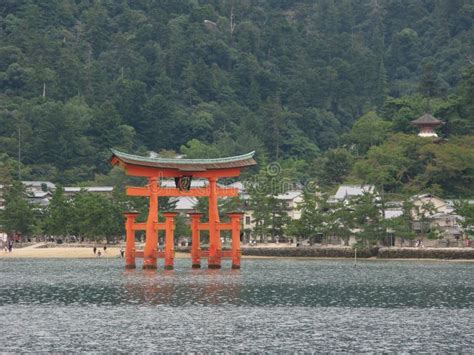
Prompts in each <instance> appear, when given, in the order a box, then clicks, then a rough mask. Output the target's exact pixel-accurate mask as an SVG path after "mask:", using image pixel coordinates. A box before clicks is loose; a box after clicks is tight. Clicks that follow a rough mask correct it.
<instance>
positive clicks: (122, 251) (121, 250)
mask: <svg viewBox="0 0 474 355" xmlns="http://www.w3.org/2000/svg"><path fill="white" fill-rule="evenodd" d="M124 254H125V250H123V248H120V257H121V258H122V259H123V256H124Z"/></svg>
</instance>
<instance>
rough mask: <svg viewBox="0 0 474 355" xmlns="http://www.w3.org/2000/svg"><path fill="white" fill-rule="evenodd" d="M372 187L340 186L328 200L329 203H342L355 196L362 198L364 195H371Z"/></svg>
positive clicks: (373, 190) (373, 187) (373, 188)
mask: <svg viewBox="0 0 474 355" xmlns="http://www.w3.org/2000/svg"><path fill="white" fill-rule="evenodd" d="M374 192H375V186H374V185H341V186H339V188H338V189H337V191H336V194H335V195H334V196H331V197H330V198H329V199H328V202H329V203H337V202H344V201H347V200H350V199H351V198H353V197H356V196H362V195H364V194H366V193H370V194H373V193H374Z"/></svg>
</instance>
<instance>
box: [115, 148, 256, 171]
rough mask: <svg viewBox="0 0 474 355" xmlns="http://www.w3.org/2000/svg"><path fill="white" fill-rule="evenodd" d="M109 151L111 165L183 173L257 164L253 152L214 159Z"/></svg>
mask: <svg viewBox="0 0 474 355" xmlns="http://www.w3.org/2000/svg"><path fill="white" fill-rule="evenodd" d="M111 151H112V157H111V163H112V165H117V164H125V165H127V164H128V165H135V166H143V167H149V168H157V169H174V170H179V171H183V172H191V171H196V172H197V171H207V170H218V169H234V168H245V167H249V166H253V165H256V164H257V162H256V161H255V160H254V159H253V156H254V154H255V151H253V152H250V153H247V154H243V155H237V156H233V157H226V158H214V159H180V158H178V159H176V158H174V159H173V158H151V157H144V156H141V155H134V154H128V153H124V152H120V151H118V150H115V149H111Z"/></svg>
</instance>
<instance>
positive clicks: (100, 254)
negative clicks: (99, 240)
mask: <svg viewBox="0 0 474 355" xmlns="http://www.w3.org/2000/svg"><path fill="white" fill-rule="evenodd" d="M97 256H98V257H99V258H100V257H101V256H102V253H101V252H100V250H99V251H97Z"/></svg>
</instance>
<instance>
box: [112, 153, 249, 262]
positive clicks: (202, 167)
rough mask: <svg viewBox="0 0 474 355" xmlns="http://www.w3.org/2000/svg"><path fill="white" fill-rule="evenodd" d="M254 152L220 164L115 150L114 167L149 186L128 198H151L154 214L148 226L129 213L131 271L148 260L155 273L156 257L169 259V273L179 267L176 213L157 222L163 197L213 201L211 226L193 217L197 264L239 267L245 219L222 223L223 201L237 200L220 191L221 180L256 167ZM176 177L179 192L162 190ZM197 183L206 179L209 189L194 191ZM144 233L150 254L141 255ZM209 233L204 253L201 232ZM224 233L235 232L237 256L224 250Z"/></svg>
mask: <svg viewBox="0 0 474 355" xmlns="http://www.w3.org/2000/svg"><path fill="white" fill-rule="evenodd" d="M254 154H255V152H251V153H248V154H244V155H239V156H234V157H227V158H217V159H167V158H150V157H143V156H139V155H132V154H127V153H123V152H120V151H117V150H114V149H112V158H111V163H112V165H118V166H121V167H122V168H124V169H125V172H126V173H127V174H128V175H132V176H140V177H146V178H147V179H148V185H147V186H146V187H127V194H128V195H129V196H145V197H148V198H149V212H148V218H147V221H146V223H136V218H137V215H138V214H137V213H136V212H126V213H125V216H126V219H127V221H126V231H127V242H126V251H125V255H126V257H125V259H126V267H127V268H135V267H136V266H135V258H137V257H143V268H144V269H156V268H157V258H163V257H164V259H165V268H166V269H172V268H173V264H174V229H175V222H174V218H175V216H176V213H175V212H167V213H163V215H164V217H165V222H162V223H160V222H159V221H158V198H159V197H160V196H162V197H163V196H173V197H178V196H194V197H207V198H208V199H209V221H208V222H207V223H202V222H201V218H202V214H199V213H194V214H191V217H192V218H191V219H192V223H191V229H192V252H191V256H192V265H193V267H195V268H196V267H200V266H201V263H200V262H201V258H207V259H208V267H209V268H210V269H218V268H220V267H221V259H222V258H225V257H230V258H232V268H240V224H241V214H240V213H230V214H229V216H230V220H231V221H230V223H221V222H220V220H219V211H218V204H217V199H218V197H226V196H238V193H239V192H238V190H237V189H234V188H221V187H219V186H217V181H218V179H220V178H226V177H236V176H239V175H240V171H241V169H243V168H246V167H249V166H253V165H256V164H257V163H256V162H255V160H254V159H253V156H254ZM163 178H175V181H176V185H177V187H176V188H169V187H162V186H161V179H163ZM193 178H201V179H203V178H204V179H207V180H208V181H209V185H208V186H206V187H204V188H202V187H201V188H191V181H192V179H193ZM137 230H145V234H146V241H145V249H144V250H143V251H137V250H136V248H135V231H137ZM159 230H165V233H166V237H165V250H164V252H159V251H158V250H159V248H158V231H159ZM201 230H208V231H209V250H208V251H202V250H201V248H200V236H199V234H200V231H201ZM221 230H231V231H232V251H231V252H224V251H222V243H221V238H220V231H221Z"/></svg>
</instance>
